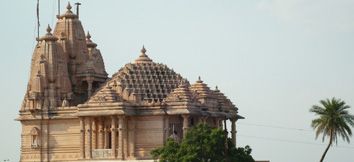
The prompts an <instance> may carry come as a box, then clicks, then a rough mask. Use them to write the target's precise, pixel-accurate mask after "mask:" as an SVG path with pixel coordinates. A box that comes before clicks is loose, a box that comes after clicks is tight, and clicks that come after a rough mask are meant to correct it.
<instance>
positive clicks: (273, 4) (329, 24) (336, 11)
mask: <svg viewBox="0 0 354 162" xmlns="http://www.w3.org/2000/svg"><path fill="white" fill-rule="evenodd" d="M258 9H260V10H262V11H264V12H270V13H271V14H272V15H273V16H275V17H277V18H278V19H280V20H281V21H283V22H286V23H291V24H293V25H301V26H304V27H306V28H310V29H314V30H324V31H328V30H330V31H339V32H351V31H354V0H260V1H259V3H258Z"/></svg>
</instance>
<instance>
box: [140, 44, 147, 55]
mask: <svg viewBox="0 0 354 162" xmlns="http://www.w3.org/2000/svg"><path fill="white" fill-rule="evenodd" d="M140 51H141V53H142V54H145V53H146V49H145V46H144V45H143V48H142V49H141V50H140Z"/></svg>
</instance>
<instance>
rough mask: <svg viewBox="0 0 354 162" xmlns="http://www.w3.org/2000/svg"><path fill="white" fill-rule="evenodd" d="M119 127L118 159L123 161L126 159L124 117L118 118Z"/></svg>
mask: <svg viewBox="0 0 354 162" xmlns="http://www.w3.org/2000/svg"><path fill="white" fill-rule="evenodd" d="M118 118H119V126H118V159H120V160H123V158H124V149H123V147H124V145H123V142H124V140H123V130H124V126H123V125H124V116H118Z"/></svg>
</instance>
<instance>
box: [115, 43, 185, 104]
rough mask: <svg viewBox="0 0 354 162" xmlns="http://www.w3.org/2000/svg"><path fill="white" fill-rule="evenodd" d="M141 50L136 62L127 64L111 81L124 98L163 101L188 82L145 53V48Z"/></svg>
mask: <svg viewBox="0 0 354 162" xmlns="http://www.w3.org/2000/svg"><path fill="white" fill-rule="evenodd" d="M141 52H142V55H140V56H139V58H138V59H137V60H136V61H135V62H134V63H129V64H126V65H125V66H124V67H122V68H121V69H120V70H119V71H118V72H117V73H115V74H114V75H113V76H112V79H111V81H110V82H111V83H113V84H112V86H113V88H114V87H116V90H117V92H118V93H120V94H122V96H123V99H124V100H132V96H134V97H133V98H135V99H134V100H137V99H138V100H144V101H147V102H161V101H162V100H163V99H164V98H166V96H167V95H168V94H169V93H170V92H171V91H172V90H174V89H175V88H177V87H178V85H179V84H180V83H181V82H182V81H183V82H186V83H188V81H187V80H186V79H184V78H183V77H182V76H181V75H180V74H177V73H176V72H174V71H173V70H172V69H170V68H168V67H167V66H166V65H164V64H160V63H155V62H153V61H152V60H151V59H150V58H149V57H148V56H147V55H146V54H145V52H146V50H145V48H143V49H142V50H141ZM142 58H143V59H142ZM119 91H121V92H119ZM128 96H130V97H128Z"/></svg>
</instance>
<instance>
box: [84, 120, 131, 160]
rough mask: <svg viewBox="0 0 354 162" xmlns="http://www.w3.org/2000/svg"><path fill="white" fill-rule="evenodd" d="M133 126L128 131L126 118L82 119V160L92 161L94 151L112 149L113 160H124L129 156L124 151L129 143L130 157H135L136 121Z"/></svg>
mask: <svg viewBox="0 0 354 162" xmlns="http://www.w3.org/2000/svg"><path fill="white" fill-rule="evenodd" d="M117 125H118V127H117ZM132 125H133V127H131V128H130V129H129V130H128V131H127V121H126V118H125V117H124V116H110V117H97V118H94V117H80V129H81V130H80V132H81V135H80V157H81V159H92V151H93V149H111V158H112V159H124V157H125V155H127V154H128V151H127V149H124V148H128V144H127V143H128V142H129V149H130V150H129V156H130V157H134V150H135V148H134V146H135V144H134V143H135V141H134V139H135V138H134V136H135V132H134V131H135V121H132ZM96 128H97V129H96ZM127 134H128V135H129V136H130V138H129V141H127ZM117 137H118V138H117ZM117 144H118V147H117Z"/></svg>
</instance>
